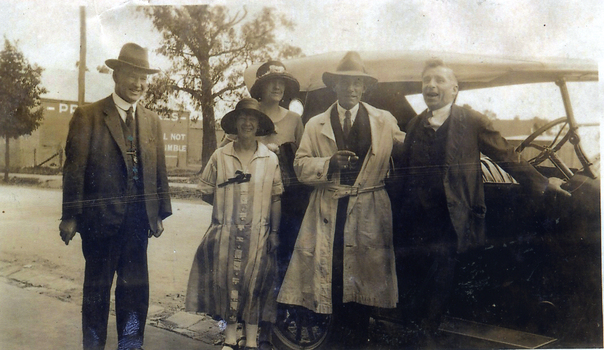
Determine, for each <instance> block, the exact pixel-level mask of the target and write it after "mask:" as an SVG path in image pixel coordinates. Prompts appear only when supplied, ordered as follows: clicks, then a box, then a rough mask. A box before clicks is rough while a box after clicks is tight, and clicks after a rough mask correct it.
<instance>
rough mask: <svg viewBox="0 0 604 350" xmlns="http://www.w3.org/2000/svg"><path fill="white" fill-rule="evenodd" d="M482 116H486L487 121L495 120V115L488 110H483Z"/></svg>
mask: <svg viewBox="0 0 604 350" xmlns="http://www.w3.org/2000/svg"><path fill="white" fill-rule="evenodd" d="M482 114H484V115H486V116H487V118H489V120H491V121H492V120H497V113H495V112H493V111H492V110H490V109H485V110H484V111H482Z"/></svg>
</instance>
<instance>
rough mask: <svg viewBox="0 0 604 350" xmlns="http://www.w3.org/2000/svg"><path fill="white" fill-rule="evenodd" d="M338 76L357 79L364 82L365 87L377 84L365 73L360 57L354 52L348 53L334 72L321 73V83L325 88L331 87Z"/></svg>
mask: <svg viewBox="0 0 604 350" xmlns="http://www.w3.org/2000/svg"><path fill="white" fill-rule="evenodd" d="M340 76H352V77H359V78H362V79H363V80H364V81H365V85H366V86H367V87H369V86H371V85H373V84H375V83H377V81H378V80H377V79H376V78H374V77H373V76H371V75H370V74H369V73H367V69H365V64H364V63H363V61H362V60H361V56H360V55H359V53H358V52H356V51H349V52H347V53H346V55H345V56H344V58H342V60H341V61H340V63H338V66H337V67H336V70H335V71H332V72H325V73H323V83H324V84H325V85H326V86H327V87H333V86H334V85H335V84H336V82H337V78H338V77H340Z"/></svg>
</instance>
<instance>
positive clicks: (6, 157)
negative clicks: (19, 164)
mask: <svg viewBox="0 0 604 350" xmlns="http://www.w3.org/2000/svg"><path fill="white" fill-rule="evenodd" d="M5 140H6V147H5V149H4V182H8V169H9V168H10V156H9V154H10V137H8V136H6V138H5Z"/></svg>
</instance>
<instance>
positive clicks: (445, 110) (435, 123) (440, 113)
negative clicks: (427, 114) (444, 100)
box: [428, 102, 453, 130]
mask: <svg viewBox="0 0 604 350" xmlns="http://www.w3.org/2000/svg"><path fill="white" fill-rule="evenodd" d="M452 105H453V102H451V103H449V104H448V105H446V106H444V107H441V108H439V109H437V110H434V111H431V112H432V117H431V118H428V124H430V126H431V127H432V128H433V129H434V130H436V129H438V128H439V127H440V126H441V125H443V124H444V123H445V121H447V118H449V115H451V106H452Z"/></svg>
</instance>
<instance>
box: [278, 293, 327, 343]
mask: <svg viewBox="0 0 604 350" xmlns="http://www.w3.org/2000/svg"><path fill="white" fill-rule="evenodd" d="M332 323H333V322H332V317H331V315H323V314H317V313H314V312H312V311H310V310H308V309H305V308H303V307H299V306H293V305H285V304H279V309H278V313H277V322H276V324H275V325H274V326H273V327H272V329H273V338H272V340H273V345H274V346H275V347H276V348H277V349H279V350H287V349H291V350H301V349H308V350H314V349H324V348H325V347H324V346H325V344H326V343H327V341H328V340H329V336H330V334H331V333H332Z"/></svg>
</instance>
